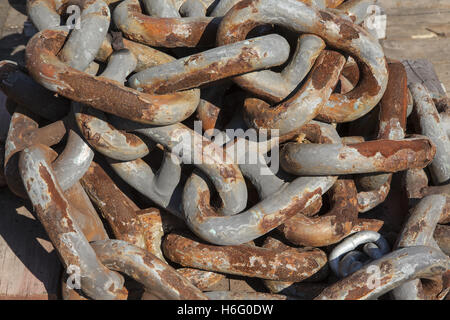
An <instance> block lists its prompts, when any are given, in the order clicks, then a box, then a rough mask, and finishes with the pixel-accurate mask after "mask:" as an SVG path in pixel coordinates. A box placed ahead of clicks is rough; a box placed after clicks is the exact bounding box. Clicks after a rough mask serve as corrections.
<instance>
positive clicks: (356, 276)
mask: <svg viewBox="0 0 450 320" xmlns="http://www.w3.org/2000/svg"><path fill="white" fill-rule="evenodd" d="M371 267H372V268H377V269H378V270H380V277H379V285H378V286H376V285H373V283H372V282H371V281H370V279H369V278H370V276H371V275H372V274H373V271H370V270H369V268H371ZM449 267H450V259H449V258H448V256H446V255H445V254H443V253H441V252H439V251H438V250H436V249H434V248H431V247H426V246H415V247H409V248H403V249H398V250H396V251H394V252H392V253H389V254H387V255H385V256H384V257H382V258H380V259H378V260H375V261H373V262H371V263H369V264H367V265H366V266H364V267H363V268H362V269H360V270H358V271H356V272H355V273H353V274H352V275H350V276H348V277H346V278H344V279H342V280H340V281H338V282H336V283H335V284H333V285H331V286H329V287H327V288H326V289H325V290H324V291H322V292H321V293H320V294H319V295H318V296H317V297H316V298H315V299H317V300H327V299H332V300H365V299H376V298H378V297H380V296H381V295H383V294H385V293H387V292H389V291H391V290H392V289H394V288H396V287H398V286H400V285H401V284H403V283H405V282H407V281H409V280H413V279H417V278H429V277H433V276H435V275H441V274H443V273H444V272H445V271H447V270H448V269H449Z"/></svg>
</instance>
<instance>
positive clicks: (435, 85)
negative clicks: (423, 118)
mask: <svg viewBox="0 0 450 320" xmlns="http://www.w3.org/2000/svg"><path fill="white" fill-rule="evenodd" d="M402 63H403V65H404V66H405V69H406V73H407V74H408V84H410V83H417V82H418V83H422V84H423V85H424V86H425V87H426V88H427V89H428V90H429V91H430V93H431V94H432V95H433V97H434V98H437V99H440V98H443V97H445V96H446V92H445V89H444V88H443V87H442V83H441V81H440V80H439V78H438V76H437V75H436V72H435V70H434V68H433V64H432V63H431V62H430V61H428V60H425V59H422V60H404V61H402Z"/></svg>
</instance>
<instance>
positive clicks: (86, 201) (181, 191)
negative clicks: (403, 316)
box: [0, 0, 450, 300]
mask: <svg viewBox="0 0 450 320" xmlns="http://www.w3.org/2000/svg"><path fill="white" fill-rule="evenodd" d="M373 5H377V6H378V3H377V2H376V1H374V0H348V1H344V0H283V1H279V0H142V1H138V0H124V1H122V0H75V1H73V0H28V1H27V12H28V16H29V19H30V21H31V22H32V23H33V24H34V26H35V27H36V29H37V33H35V32H36V30H35V29H33V30H29V31H30V34H31V33H35V34H34V36H33V37H32V38H31V39H30V41H29V42H28V44H27V48H26V62H27V64H26V67H24V66H21V65H18V64H15V63H12V62H11V61H1V62H0V89H1V90H2V91H3V92H4V93H5V94H6V96H7V97H6V100H5V107H6V111H7V112H8V113H9V114H10V115H11V116H12V117H11V120H10V127H9V131H8V133H7V135H6V132H3V133H2V136H1V137H0V153H1V154H0V160H1V161H0V166H1V168H2V170H1V173H2V174H1V175H0V186H2V185H3V184H6V185H7V186H8V187H9V188H10V189H11V190H12V191H13V192H14V193H16V194H17V195H19V196H21V197H23V198H28V199H30V200H31V203H32V204H33V207H34V210H35V212H36V216H37V217H38V219H39V221H40V222H41V223H42V224H43V226H44V229H45V231H46V232H47V233H48V235H49V238H50V240H51V241H52V243H53V245H54V247H55V249H56V251H57V252H58V253H59V257H60V259H61V261H62V263H63V265H64V267H65V268H66V272H65V273H63V274H62V275H61V277H59V279H60V283H61V285H62V292H61V293H62V297H63V298H64V299H73V300H86V299H125V298H127V299H135V298H141V299H202V300H205V299H218V300H220V299H228V300H235V299H240V300H253V299H258V300H264V299H268V300H276V299H280V300H292V299H313V298H316V299H329V298H331V299H376V298H378V297H380V296H383V297H382V298H383V299H399V298H401V299H427V300H440V299H444V298H445V297H446V296H448V292H449V291H450V285H449V284H450V274H449V271H448V270H449V263H450V262H449V258H448V256H447V255H445V254H444V253H448V251H449V245H448V238H449V235H448V233H449V232H448V223H449V222H450V184H449V183H448V182H449V181H448V178H449V177H448V175H447V171H448V170H447V169H446V168H447V164H448V162H449V161H448V160H449V159H447V158H446V157H447V154H448V153H449V152H448V139H447V138H448V136H449V131H450V130H449V127H450V126H449V123H450V121H449V119H450V117H449V116H448V115H449V108H448V101H447V100H446V99H440V100H435V101H433V100H432V99H431V96H429V94H428V93H427V92H426V90H425V89H424V88H423V87H422V86H421V85H420V84H414V83H412V81H411V79H407V74H406V72H405V67H404V66H403V65H402V64H401V63H400V62H399V61H394V60H392V59H387V58H385V56H384V53H383V50H382V48H381V46H380V44H379V42H378V40H377V35H376V34H375V31H374V30H373V28H371V27H370V23H371V22H374V19H375V18H378V17H376V14H377V12H375V13H374V10H375V9H377V10H375V11H378V9H379V8H378V7H374V6H373ZM110 10H111V12H110ZM71 13H72V14H71ZM111 16H112V19H111ZM375 20H376V19H375ZM150 46H153V47H155V48H152V47H150ZM94 60H95V61H94ZM407 83H408V84H409V88H408V87H407ZM376 106H379V108H376ZM194 113H195V115H194ZM410 115H411V116H410ZM196 119H198V120H201V122H196ZM317 120H319V121H317ZM7 121H9V117H8V119H7ZM7 121H3V122H2V124H6V123H7ZM320 121H324V122H320ZM344 122H350V123H344ZM255 129H256V130H255ZM66 133H68V134H67V136H66ZM418 134H421V135H418ZM50 146H51V147H52V149H51V148H50ZM2 148H3V149H2ZM91 148H92V150H91ZM94 154H95V159H96V160H95V162H93V158H94ZM3 160H4V161H3ZM430 173H431V175H430V177H431V178H432V179H430V181H429V177H428V175H429V174H430ZM155 206H156V207H155ZM410 208H413V209H412V210H411V211H410V214H409V215H407V214H406V213H407V212H408V209H410ZM361 212H364V213H366V214H364V216H361V217H359V216H358V214H359V213H361ZM109 237H112V238H115V239H111V240H110V239H109ZM197 237H199V238H197ZM396 239H397V242H395V241H396ZM392 247H393V248H394V250H395V251H394V252H391V253H389V252H390V250H391V249H390V248H392ZM322 248H323V251H322ZM327 255H329V257H328V258H327ZM77 266H78V267H79V269H80V270H79V271H80V273H81V290H75V289H71V286H70V284H71V283H72V284H74V283H73V280H74V279H72V276H69V275H70V272H71V271H74V270H73V268H74V267H77ZM173 266H175V268H174V267H173ZM180 267H181V268H180ZM116 271H117V272H119V273H117V272H116ZM373 271H375V273H373ZM75 272H77V271H76V270H75ZM120 273H123V274H125V275H127V276H128V278H126V281H124V278H122V276H121V275H120ZM58 276H59V275H58ZM75 276H76V275H75ZM263 285H265V286H266V289H264V287H263ZM267 289H268V290H267ZM223 290H227V291H223ZM143 291H144V292H143ZM202 291H209V292H206V293H202ZM390 291H392V292H390ZM267 292H270V293H267ZM388 292H390V294H389V295H385V293H388Z"/></svg>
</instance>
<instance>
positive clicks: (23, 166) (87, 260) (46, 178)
mask: <svg viewBox="0 0 450 320" xmlns="http://www.w3.org/2000/svg"><path fill="white" fill-rule="evenodd" d="M47 150H48V149H46V148H45V147H43V146H39V145H38V146H33V147H30V148H27V149H25V150H24V152H22V153H21V157H20V164H19V167H20V172H21V176H22V179H23V181H24V184H25V186H26V191H27V194H28V196H29V197H30V200H31V202H32V203H33V207H34V209H35V211H36V213H37V215H38V218H39V220H40V221H41V223H42V224H43V226H44V228H45V230H46V231H47V233H48V235H49V237H50V239H51V241H52V243H53V245H54V246H55V248H56V249H57V250H58V253H59V255H60V256H61V258H62V260H63V263H64V265H65V267H66V268H68V267H69V266H71V265H75V266H78V267H79V268H80V272H81V287H82V290H83V292H85V293H86V294H87V295H89V296H90V297H92V298H97V299H117V298H121V297H123V291H122V286H123V278H122V277H121V276H120V275H119V274H117V273H113V272H111V271H109V270H108V269H107V268H106V267H105V266H103V265H102V264H101V262H100V261H99V260H98V258H97V256H96V254H95V252H94V251H93V249H92V247H91V246H90V245H89V243H88V241H87V239H86V238H85V236H84V235H83V233H82V232H81V230H80V228H79V227H78V225H77V224H76V223H75V221H74V220H73V219H72V214H71V213H70V211H71V208H70V206H69V203H68V202H67V200H66V199H65V197H64V195H63V192H62V190H61V187H60V186H59V185H58V182H57V180H56V178H55V176H54V174H53V172H52V169H51V167H50V166H49V164H48V160H47V157H48V152H47Z"/></svg>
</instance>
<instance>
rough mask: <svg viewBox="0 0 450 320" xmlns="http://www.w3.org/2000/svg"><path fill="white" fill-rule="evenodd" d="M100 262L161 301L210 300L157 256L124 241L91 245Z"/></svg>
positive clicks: (98, 242)
mask: <svg viewBox="0 0 450 320" xmlns="http://www.w3.org/2000/svg"><path fill="white" fill-rule="evenodd" d="M92 247H93V248H94V250H95V253H96V254H97V256H98V258H99V259H100V261H102V263H103V264H104V265H106V266H107V267H108V268H111V269H113V270H117V271H121V272H124V273H126V274H127V275H128V276H130V277H132V278H134V279H135V280H136V281H138V282H140V283H142V284H143V285H144V286H145V289H146V291H147V292H148V293H151V294H153V295H155V296H157V297H159V298H162V299H173V300H207V299H208V298H207V297H206V296H205V295H204V294H203V293H202V292H201V291H200V290H199V289H198V288H196V287H195V286H194V285H193V284H192V283H190V282H189V280H187V279H186V278H184V277H183V276H181V274H179V273H178V272H177V271H176V270H175V269H173V268H172V267H171V266H169V265H168V264H166V263H164V262H162V261H161V260H159V259H158V258H156V257H155V256H154V255H152V254H151V253H149V252H148V251H145V250H143V249H141V248H139V247H136V246H133V245H131V244H129V243H127V242H125V241H122V240H105V241H96V242H93V243H92Z"/></svg>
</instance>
